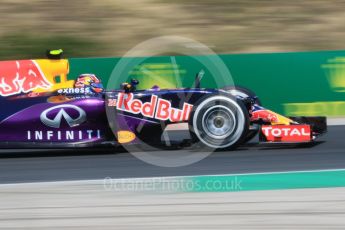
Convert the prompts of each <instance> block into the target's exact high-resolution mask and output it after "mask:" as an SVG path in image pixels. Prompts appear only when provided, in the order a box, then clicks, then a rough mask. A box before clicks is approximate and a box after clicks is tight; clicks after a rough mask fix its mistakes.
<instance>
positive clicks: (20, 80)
mask: <svg viewBox="0 0 345 230" xmlns="http://www.w3.org/2000/svg"><path fill="white" fill-rule="evenodd" d="M68 72H69V64H68V60H65V59H61V60H49V59H47V60H46V59H41V60H18V61H2V62H0V96H3V97H8V96H12V95H17V94H22V93H29V92H37V93H39V92H48V91H53V90H56V89H58V88H65V87H71V86H73V82H74V81H68V80H67V74H68ZM57 77H59V78H60V80H59V83H57V79H56V78H57Z"/></svg>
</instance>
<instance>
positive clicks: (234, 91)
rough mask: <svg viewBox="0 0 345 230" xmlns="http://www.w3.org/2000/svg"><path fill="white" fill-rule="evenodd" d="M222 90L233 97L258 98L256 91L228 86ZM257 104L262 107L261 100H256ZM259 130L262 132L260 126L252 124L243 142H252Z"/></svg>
mask: <svg viewBox="0 0 345 230" xmlns="http://www.w3.org/2000/svg"><path fill="white" fill-rule="evenodd" d="M222 89H223V90H225V91H226V92H228V93H230V94H231V95H233V96H241V97H257V95H256V93H255V92H254V91H252V90H250V89H247V88H244V87H241V86H226V87H224V88H222ZM255 103H256V104H257V105H260V106H261V105H262V104H261V101H260V99H259V98H257V99H256V101H255ZM259 130H260V126H259V125H256V124H252V125H251V127H250V130H249V131H248V133H247V136H246V137H245V138H244V141H243V142H249V141H250V140H252V139H253V138H254V137H255V136H256V135H257V134H258V133H259Z"/></svg>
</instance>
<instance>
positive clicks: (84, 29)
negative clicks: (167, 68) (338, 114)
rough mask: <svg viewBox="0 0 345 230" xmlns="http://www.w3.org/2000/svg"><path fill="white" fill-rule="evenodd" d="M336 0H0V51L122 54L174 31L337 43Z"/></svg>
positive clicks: (229, 49)
mask: <svg viewBox="0 0 345 230" xmlns="http://www.w3.org/2000/svg"><path fill="white" fill-rule="evenodd" d="M344 8H345V1H343V0H328V1H325V0H304V1H300V0H290V1H286V0H275V1H271V0H260V1H256V0H191V1H184V0H175V1H165V0H82V1H80V0H60V1H43V0H30V1H27V0H1V3H0V21H1V26H0V41H1V42H0V50H1V51H0V58H1V59H22V58H29V57H30V58H33V57H41V56H42V53H44V52H42V51H45V50H46V49H47V48H60V47H61V48H64V50H65V51H66V56H67V57H90V56H93V57H95V56H121V55H123V54H124V53H125V52H126V51H128V50H129V49H130V48H132V47H133V46H135V45H136V44H138V43H139V42H141V41H144V40H146V39H148V38H152V37H156V36H162V35H179V36H184V37H188V38H191V39H195V40H197V41H199V42H201V43H204V44H205V45H207V46H209V47H210V48H212V49H213V50H214V51H215V52H217V53H242V52H279V51H302V50H303V51H305V50H330V49H344V47H345V44H344V43H343V41H344V40H345V24H344V23H343V22H344V20H345V12H344Z"/></svg>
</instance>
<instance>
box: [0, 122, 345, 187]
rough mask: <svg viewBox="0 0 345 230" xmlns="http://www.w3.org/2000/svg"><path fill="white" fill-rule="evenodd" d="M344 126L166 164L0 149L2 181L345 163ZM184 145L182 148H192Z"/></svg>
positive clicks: (108, 154)
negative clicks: (308, 138) (306, 143)
mask: <svg viewBox="0 0 345 230" xmlns="http://www.w3.org/2000/svg"><path fill="white" fill-rule="evenodd" d="M344 137H345V126H331V127H329V132H328V133H327V134H326V135H325V136H323V137H321V138H320V139H319V142H317V143H315V145H313V146H310V147H297V148H291V147H281V146H272V147H265V146H260V145H255V144H249V145H247V146H243V147H241V148H239V149H238V150H236V151H224V152H215V153H213V154H212V155H210V156H209V157H207V158H206V159H204V160H202V161H200V162H197V163H195V164H192V165H189V166H185V167H179V168H165V167H158V166H153V165H149V164H147V163H145V162H142V161H140V160H139V159H137V158H135V157H134V156H132V155H131V154H129V153H126V152H122V153H121V152H120V153H114V150H112V151H109V150H107V151H106V150H88V151H80V150H63V151H61V150H55V151H48V152H47V151H42V150H40V151H37V150H36V151H34V152H33V151H29V150H27V151H25V152H20V153H19V151H18V150H2V152H1V155H0V183H1V184H6V183H22V182H46V181H69V180H91V179H103V178H105V177H111V178H134V177H135V178H136V177H156V176H159V177H160V176H180V175H183V176H184V175H210V174H235V173H254V172H272V171H295V170H318V169H337V168H345V141H344ZM170 151H180V154H183V152H184V151H188V150H166V154H169V152H170Z"/></svg>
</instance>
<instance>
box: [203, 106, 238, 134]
mask: <svg viewBox="0 0 345 230" xmlns="http://www.w3.org/2000/svg"><path fill="white" fill-rule="evenodd" d="M202 120H203V123H202V125H203V129H204V130H205V133H206V134H207V135H208V136H210V137H212V138H215V139H223V138H226V137H228V136H229V135H231V134H232V133H233V131H234V129H235V126H236V120H235V115H234V114H233V112H232V111H231V110H230V109H228V108H226V107H225V106H221V105H218V106H213V107H211V108H209V109H208V110H207V111H206V112H205V114H204V115H203V118H202Z"/></svg>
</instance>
